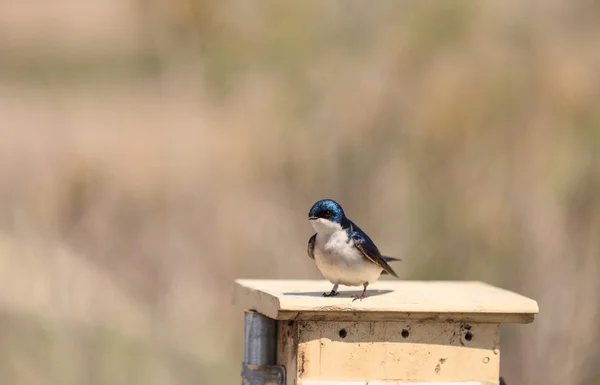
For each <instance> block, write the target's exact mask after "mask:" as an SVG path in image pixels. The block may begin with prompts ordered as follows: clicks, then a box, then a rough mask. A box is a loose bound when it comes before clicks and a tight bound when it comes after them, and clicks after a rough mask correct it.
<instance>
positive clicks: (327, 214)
mask: <svg viewBox="0 0 600 385" xmlns="http://www.w3.org/2000/svg"><path fill="white" fill-rule="evenodd" d="M323 214H324V215H325V217H327V218H329V217H330V216H332V215H333V212H332V211H331V210H325V212H324V213H323Z"/></svg>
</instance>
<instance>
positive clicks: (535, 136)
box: [0, 0, 600, 385]
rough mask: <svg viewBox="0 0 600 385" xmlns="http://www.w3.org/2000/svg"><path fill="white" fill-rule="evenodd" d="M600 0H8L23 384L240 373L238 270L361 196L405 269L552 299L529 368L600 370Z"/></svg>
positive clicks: (6, 132) (514, 377)
mask: <svg viewBox="0 0 600 385" xmlns="http://www.w3.org/2000/svg"><path fill="white" fill-rule="evenodd" d="M599 20H600V6H599V5H598V3H596V2H593V1H579V2H568V1H564V2H559V1H547V2H539V1H538V2H535V1H534V2H525V3H522V2H519V1H488V2H476V1H472V2H469V1H453V2H429V1H402V2H400V1H397V2H393V1H379V2H367V1H320V2H317V1H295V2H285V5H284V4H282V3H281V2H277V1H262V2H256V3H254V4H251V3H250V2H244V1H219V2H217V1H213V2H211V1H203V0H169V1H167V0H150V1H142V0H105V1H95V2H91V1H87V2H86V1H76V0H55V1H52V2H40V1H33V0H8V1H4V2H3V3H2V4H1V5H0V383H2V384H3V385H12V384H27V385H28V384H31V385H38V384H39V385H41V384H44V385H46V384H60V385H70V384H99V385H103V384H106V385H108V384H110V385H117V384H128V385H129V384H146V385H153V384H157V385H158V384H160V385H163V384H230V383H239V381H240V379H239V373H240V364H241V361H242V341H241V337H242V333H243V324H242V319H243V318H242V317H243V316H242V312H241V310H240V309H236V308H235V307H233V306H232V304H231V283H232V280H233V279H234V278H236V277H261V278H320V275H319V274H318V271H317V270H316V267H315V266H314V263H313V262H312V261H311V260H309V259H308V257H307V256H306V251H305V250H306V242H307V240H308V238H309V236H310V235H311V234H312V232H311V228H310V226H309V224H308V223H307V220H306V216H307V213H308V209H309V208H310V206H311V205H312V203H313V202H314V201H316V200H318V199H321V198H325V197H329V198H334V199H336V200H338V201H339V202H340V203H341V204H342V205H343V206H344V207H345V209H346V211H347V212H348V213H349V216H350V217H351V218H352V219H354V220H356V221H357V223H360V224H361V227H363V229H365V230H366V231H367V232H368V233H369V234H370V235H371V236H372V238H373V239H374V240H375V242H376V243H377V244H378V246H379V247H380V248H381V249H382V250H384V251H385V252H386V253H387V254H390V255H394V256H399V257H402V258H404V262H402V263H401V264H399V265H398V266H397V267H396V270H397V271H398V272H399V273H400V274H401V277H402V278H404V279H469V280H484V281H486V282H489V283H492V284H495V285H500V286H502V287H505V288H508V289H511V290H515V291H518V292H520V293H523V294H525V295H528V296H531V297H533V298H534V299H536V300H538V302H539V305H540V308H541V315H540V316H539V317H538V319H537V320H536V322H535V323H534V324H532V325H525V326H508V327H506V328H504V329H503V336H502V339H503V341H502V343H503V353H502V354H503V356H502V373H503V375H504V376H505V378H506V380H507V382H508V384H509V385H517V384H527V385H534V384H540V385H542V384H543V385H551V384H557V385H558V384H561V385H563V384H569V385H576V384H600V369H599V364H600V347H599V344H598V343H597V341H598V338H599V333H600V313H599V311H600V299H599V297H600V282H599V279H598V278H599V276H600V237H599V234H600V155H599V150H600V23H599V22H598V21H599Z"/></svg>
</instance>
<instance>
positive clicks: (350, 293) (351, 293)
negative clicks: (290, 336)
mask: <svg viewBox="0 0 600 385" xmlns="http://www.w3.org/2000/svg"><path fill="white" fill-rule="evenodd" d="M391 292H393V290H368V289H367V292H366V293H365V299H366V298H369V297H376V296H378V295H383V294H387V293H391ZM323 293H325V292H324V291H307V292H287V293H283V295H290V296H299V297H322V298H352V297H356V296H358V295H361V294H362V290H350V291H346V290H343V291H339V292H338V293H339V294H338V295H336V296H335V297H324V296H323ZM327 293H329V292H327Z"/></svg>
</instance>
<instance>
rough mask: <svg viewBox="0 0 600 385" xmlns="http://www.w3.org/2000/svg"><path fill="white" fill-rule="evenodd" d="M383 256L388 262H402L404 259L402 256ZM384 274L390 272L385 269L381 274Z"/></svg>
mask: <svg viewBox="0 0 600 385" xmlns="http://www.w3.org/2000/svg"><path fill="white" fill-rule="evenodd" d="M381 258H383V260H384V261H386V262H400V261H401V260H402V259H401V258H393V257H387V256H385V255H382V256H381ZM384 274H388V272H387V271H385V270H383V271H382V272H381V275H384Z"/></svg>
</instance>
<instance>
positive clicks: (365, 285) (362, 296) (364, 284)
mask: <svg viewBox="0 0 600 385" xmlns="http://www.w3.org/2000/svg"><path fill="white" fill-rule="evenodd" d="M367 286H369V282H365V283H363V288H364V289H363V292H362V294H361V295H355V296H353V297H352V298H354V299H353V300H352V302H354V301H356V300H357V299H359V300H361V301H362V300H363V298H367V296H366V295H365V292H366V291H367Z"/></svg>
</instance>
